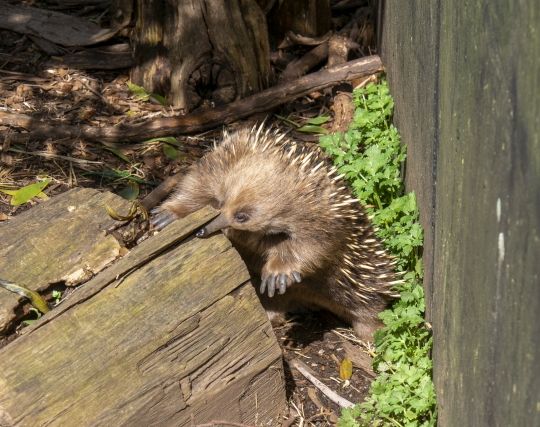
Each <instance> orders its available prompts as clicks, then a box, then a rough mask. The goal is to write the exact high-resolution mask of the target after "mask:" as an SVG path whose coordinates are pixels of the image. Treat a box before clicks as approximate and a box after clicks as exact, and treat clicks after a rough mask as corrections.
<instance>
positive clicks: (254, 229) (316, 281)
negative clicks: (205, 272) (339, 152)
mask: <svg viewBox="0 0 540 427" xmlns="http://www.w3.org/2000/svg"><path fill="white" fill-rule="evenodd" d="M205 205H211V206H213V207H215V208H216V209H219V210H220V211H221V214H220V215H219V216H218V217H217V218H216V219H215V220H214V221H213V222H212V223H210V224H209V226H208V228H207V229H206V230H202V232H201V234H204V232H205V231H206V232H207V233H208V232H212V231H215V230H217V229H223V231H224V233H225V234H226V235H227V236H228V237H229V238H230V239H231V241H232V242H233V244H234V246H235V247H236V248H237V249H238V251H239V252H240V254H241V255H242V256H243V258H244V260H245V261H246V264H247V265H248V267H249V268H250V270H251V271H252V273H253V274H254V275H255V276H256V277H257V278H258V277H261V283H262V285H261V293H262V294H265V290H266V289H267V290H268V296H264V297H263V302H265V303H266V306H267V309H268V310H270V311H290V310H294V309H296V308H298V307H299V306H302V307H308V308H309V307H311V308H313V307H322V308H325V309H328V310H330V311H332V312H333V313H335V314H336V315H338V316H339V317H341V318H343V319H345V320H346V321H348V322H351V323H352V325H353V327H354V329H355V331H356V333H357V334H358V335H359V337H360V338H363V339H371V337H372V333H373V331H374V329H375V328H376V327H378V326H379V320H378V319H377V313H378V312H379V311H380V310H382V309H384V307H385V306H386V304H387V302H388V300H389V299H391V298H392V297H395V296H396V295H395V292H394V291H393V290H392V286H393V285H395V284H396V283H399V281H400V280H399V277H398V276H397V275H396V273H395V272H394V269H393V267H394V263H393V261H392V260H391V258H390V257H389V256H388V255H387V254H386V253H385V251H384V250H383V248H382V246H381V244H380V243H379V241H378V240H377V238H376V237H375V235H374V233H373V229H372V227H371V226H370V224H369V221H368V218H367V216H366V214H365V212H364V211H363V209H362V208H361V206H360V204H359V203H358V201H357V200H356V199H354V198H353V197H351V193H350V191H349V189H348V188H347V186H346V184H345V183H344V181H343V180H342V177H341V176H340V175H338V172H337V170H336V169H335V168H334V167H333V166H332V165H331V164H329V162H328V160H327V159H326V158H325V157H324V155H323V154H322V153H321V152H320V151H319V150H318V149H306V148H305V147H301V146H299V145H296V144H294V143H293V142H292V141H289V140H287V139H286V138H285V136H284V135H283V134H281V133H279V132H278V131H271V130H269V129H265V128H264V127H263V126H261V127H258V128H253V129H247V128H245V129H242V130H239V131H237V132H235V133H232V134H229V133H225V134H224V138H223V141H222V142H221V144H218V145H216V146H215V148H214V149H213V150H212V151H210V152H209V153H208V154H207V155H205V156H204V157H203V158H202V159H201V160H200V161H199V162H198V163H197V164H195V165H193V166H192V167H191V169H190V170H189V172H188V173H187V174H186V176H185V177H184V178H183V180H182V181H181V182H180V184H179V185H178V187H177V189H176V192H175V193H174V194H173V195H172V196H171V197H170V198H169V199H168V200H167V201H165V202H164V203H163V205H162V206H161V207H160V208H159V212H158V214H157V216H156V217H155V220H154V223H155V224H156V225H157V226H158V227H162V226H164V225H165V224H166V223H168V222H170V221H171V220H172V219H174V218H178V217H184V216H186V215H188V214H189V213H192V212H194V211H196V210H198V209H200V208H202V207H203V206H205ZM275 291H277V294H276V295H275V296H274V293H275ZM285 291H286V292H285Z"/></svg>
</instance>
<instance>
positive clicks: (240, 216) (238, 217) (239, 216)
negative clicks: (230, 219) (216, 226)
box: [234, 212, 249, 223]
mask: <svg viewBox="0 0 540 427" xmlns="http://www.w3.org/2000/svg"><path fill="white" fill-rule="evenodd" d="M248 219H249V215H248V214H247V213H245V212H236V213H235V214H234V220H235V221H236V222H240V223H242V222H246V221H247V220H248Z"/></svg>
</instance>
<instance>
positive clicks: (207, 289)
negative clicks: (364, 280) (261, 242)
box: [0, 210, 286, 426]
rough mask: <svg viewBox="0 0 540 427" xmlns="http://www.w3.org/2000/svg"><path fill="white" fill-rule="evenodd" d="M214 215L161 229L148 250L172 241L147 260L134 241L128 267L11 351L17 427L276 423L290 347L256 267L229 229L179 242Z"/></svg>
mask: <svg viewBox="0 0 540 427" xmlns="http://www.w3.org/2000/svg"><path fill="white" fill-rule="evenodd" d="M209 213H210V218H211V215H212V211H209V210H208V211H206V213H203V215H202V216H201V214H200V213H199V214H196V215H199V217H198V219H197V218H196V219H195V220H194V221H191V219H190V218H188V219H186V220H183V221H177V222H176V223H173V224H172V225H171V226H170V227H167V229H166V230H164V232H162V233H160V234H159V235H157V236H154V237H153V238H150V239H149V240H147V241H146V242H144V243H146V250H147V253H152V249H153V248H155V247H158V246H160V247H162V248H163V245H164V246H165V247H166V248H168V250H167V251H165V252H164V251H160V252H157V253H155V257H153V258H152V256H150V257H149V258H147V260H148V259H149V261H148V262H146V263H145V264H142V265H141V262H140V256H141V254H142V249H141V250H140V251H138V252H140V253H136V251H135V250H134V251H132V253H130V254H129V255H128V256H127V257H126V258H125V259H123V260H122V261H124V268H122V269H121V270H126V267H127V271H131V269H130V268H129V265H135V266H137V268H136V269H135V270H134V271H132V272H131V273H130V274H129V275H127V276H126V277H124V278H120V279H118V280H114V281H113V282H112V283H110V284H109V286H106V287H101V288H100V290H99V291H97V292H95V293H94V294H93V296H92V297H91V298H88V297H86V298H82V299H81V298H78V299H77V300H75V301H74V302H71V303H70V304H69V306H68V307H67V309H64V310H63V311H62V312H59V314H57V315H56V316H55V317H54V320H53V319H52V318H50V319H49V321H46V322H43V323H42V324H41V325H40V326H39V327H36V328H33V329H32V330H31V331H30V332H29V333H27V334H25V335H23V336H22V337H21V338H18V339H17V340H15V341H14V342H12V343H10V344H9V345H7V346H6V347H4V348H3V349H1V350H0V413H4V417H5V415H6V414H7V415H9V417H10V418H11V421H12V423H13V425H17V426H38V425H52V426H56V425H58V426H71V425H73V426H86V425H103V426H109V425H129V426H139V425H140V426H148V425H164V426H166V425H190V424H191V423H193V422H194V423H203V422H209V421H210V420H212V419H216V418H219V419H223V418H224V417H225V419H227V420H229V421H232V422H239V423H251V424H254V423H255V422H262V423H264V424H265V425H267V424H268V425H277V424H278V421H279V420H278V417H279V415H280V412H281V411H282V410H283V409H284V408H285V406H286V401H285V393H284V387H283V378H282V375H283V371H282V362H281V351H280V349H279V346H278V345H277V342H276V340H275V337H274V335H273V332H272V329H271V326H270V324H269V322H268V319H267V317H266V314H265V313H264V310H262V308H261V306H260V303H259V301H258V298H257V295H256V294H255V291H254V289H253V287H252V285H251V284H250V283H249V274H248V272H247V270H246V268H245V265H244V264H243V262H242V260H241V259H240V257H239V255H238V254H237V253H236V251H234V249H233V248H232V247H231V244H230V242H229V241H228V240H227V239H226V238H225V237H224V236H222V235H217V236H214V237H212V238H209V239H189V238H188V239H187V240H185V241H184V242H183V244H181V245H176V246H174V244H173V243H171V240H170V239H172V238H176V239H178V234H177V233H176V232H177V231H178V229H180V228H182V227H187V225H186V224H188V223H190V224H191V226H190V228H191V231H193V230H195V229H196V228H197V227H198V225H197V224H198V222H199V221H200V218H202V217H204V215H207V216H208V214H209ZM174 226H175V227H176V230H175V229H174V228H172V227H174ZM169 230H171V231H170V232H169V234H167V233H166V231H169ZM184 237H185V235H184ZM141 246H142V245H141ZM130 257H132V258H133V259H132V260H131V262H130V263H128V259H129V258H130ZM109 270H111V272H109V275H107V280H106V281H108V280H109V278H110V277H111V276H110V275H111V274H112V273H114V272H115V271H117V270H113V268H111V269H109ZM109 270H106V271H105V272H104V273H102V274H103V275H105V274H106V273H107V272H108V271H109ZM98 279H99V276H98V277H96V278H95V279H94V280H93V282H94V283H88V284H87V285H90V287H92V288H93V289H94V290H95V289H96V288H97V287H99V286H98V285H96V283H98ZM87 285H85V286H87ZM247 319H249V321H246V320H247ZM263 397H264V402H272V404H271V405H268V404H262V402H263Z"/></svg>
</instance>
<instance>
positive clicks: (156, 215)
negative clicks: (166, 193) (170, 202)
mask: <svg viewBox="0 0 540 427" xmlns="http://www.w3.org/2000/svg"><path fill="white" fill-rule="evenodd" d="M176 218H177V217H176V215H174V214H173V213H172V212H171V211H168V210H166V209H162V208H160V207H157V208H154V209H153V210H152V212H151V219H150V223H151V224H152V227H154V228H155V229H156V230H162V229H163V228H165V227H166V226H167V225H169V224H170V223H171V222H173V221H174V220H175V219H176Z"/></svg>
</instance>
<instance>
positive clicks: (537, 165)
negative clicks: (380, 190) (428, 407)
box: [382, 0, 540, 426]
mask: <svg viewBox="0 0 540 427" xmlns="http://www.w3.org/2000/svg"><path fill="white" fill-rule="evenodd" d="M535 3H536V2H535V1H533V0H529V1H522V2H512V1H510V0H497V1H483V2H477V1H472V0H471V1H464V2H460V3H459V5H457V4H456V3H455V2H451V1H449V0H439V1H433V2H421V1H415V2H408V3H407V4H406V5H405V4H403V3H402V2H385V5H384V13H383V15H382V22H383V36H382V40H383V59H384V61H385V66H386V67H387V69H388V73H389V81H390V85H391V90H392V93H393V95H394V97H395V99H396V119H397V125H398V127H399V129H400V131H401V133H402V137H403V141H404V142H405V143H406V144H407V145H408V147H409V164H408V167H407V174H408V179H407V184H408V185H409V187H410V188H411V189H413V190H415V191H417V193H418V195H419V200H420V207H421V209H423V210H424V212H423V222H424V226H425V225H426V218H428V219H427V224H428V226H429V223H430V221H433V229H432V230H429V228H428V230H426V231H427V233H426V234H427V236H426V237H427V238H428V239H427V242H426V243H427V247H426V266H427V268H430V266H432V272H433V274H432V275H431V273H429V274H428V275H427V276H426V284H427V285H428V292H427V296H428V299H429V301H430V303H429V306H430V314H431V319H432V322H433V331H434V363H435V365H434V378H435V383H436V387H437V393H438V402H439V413H440V425H442V426H454V425H474V426H482V425H486V426H525V425H531V426H532V425H540V399H539V396H540V379H539V377H538V375H537V372H538V366H539V362H540V322H539V321H538V320H539V313H540V278H539V275H540V272H539V271H540V262H539V260H540V119H539V117H540V97H539V95H538V94H539V93H540V62H539V58H540V28H539V25H538V23H539V22H540V13H539V11H540V9H539V8H538V7H535ZM404 47H405V48H404ZM426 58H428V59H426ZM433 58H435V62H434V63H433V64H432V63H431V62H430V61H431V59H433ZM428 65H433V69H432V70H426V69H425V68H426V66H428ZM401 82H407V84H401ZM430 102H434V106H435V108H433V109H431V110H430V108H428V107H427V106H426V104H428V105H432V104H430ZM423 115H425V116H423ZM430 158H431V159H432V162H431V165H429V164H428V163H429V159H430ZM430 168H431V169H430ZM430 170H431V171H432V172H433V175H432V176H430V174H429V171H430ZM430 194H432V195H434V197H432V199H431V200H432V205H431V207H430V206H429V203H428V200H429V195H430ZM430 232H431V233H432V235H431V236H430V234H429V233H430ZM430 239H431V240H430ZM430 245H432V246H430ZM431 279H432V282H431Z"/></svg>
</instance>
